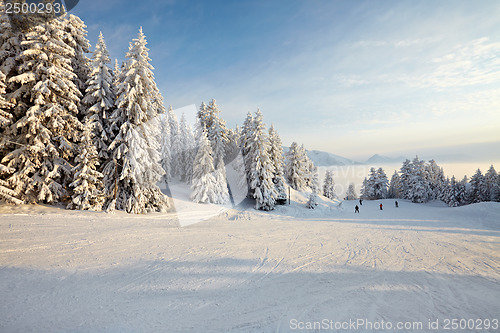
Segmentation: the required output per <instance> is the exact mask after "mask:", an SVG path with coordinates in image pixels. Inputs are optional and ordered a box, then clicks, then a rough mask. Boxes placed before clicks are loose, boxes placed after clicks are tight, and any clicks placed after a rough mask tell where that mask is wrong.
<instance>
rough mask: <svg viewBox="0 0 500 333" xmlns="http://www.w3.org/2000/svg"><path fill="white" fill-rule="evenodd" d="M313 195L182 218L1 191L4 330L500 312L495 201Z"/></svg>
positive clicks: (193, 326) (283, 327) (168, 327)
mask: <svg viewBox="0 0 500 333" xmlns="http://www.w3.org/2000/svg"><path fill="white" fill-rule="evenodd" d="M176 192H177V193H180V192H182V189H176ZM307 200H308V193H300V192H294V191H293V192H292V204H291V206H279V207H277V209H276V210H275V211H273V212H270V213H264V212H258V211H255V210H254V209H252V208H251V207H252V206H253V203H247V202H243V203H242V204H240V205H239V206H238V207H237V209H232V208H225V209H224V210H223V211H221V212H220V213H219V215H217V216H214V215H216V214H212V216H213V217H211V218H209V219H208V220H206V221H204V222H201V223H197V224H193V225H190V226H188V227H184V228H181V227H179V220H178V217H177V216H176V214H175V213H152V214H147V215H130V214H126V213H123V212H116V213H115V214H106V213H102V212H99V213H96V212H80V211H67V210H64V209H62V208H61V207H53V206H43V205H24V206H7V205H1V206H0V264H1V266H0V299H1V302H0V313H1V316H0V332H224V331H235V332H289V331H294V330H293V327H292V326H291V323H295V322H303V323H306V322H314V321H321V320H323V319H328V320H333V321H339V322H340V321H348V320H356V319H359V318H363V319H365V320H368V321H370V320H371V321H381V320H384V321H391V322H399V321H401V322H407V321H411V322H415V321H421V322H423V323H424V327H426V326H425V325H428V321H429V320H435V319H439V320H441V321H442V320H444V319H447V318H459V319H460V318H465V319H469V318H474V319H476V318H489V319H494V318H499V316H500V302H499V301H498V300H499V299H500V288H499V282H500V245H499V244H500V204H499V203H481V204H474V205H470V206H464V207H458V208H449V207H446V206H445V205H444V204H442V203H441V202H431V203H428V204H412V203H410V202H408V201H404V200H400V201H399V203H400V205H399V206H400V207H399V208H395V207H394V203H393V201H392V200H382V201H364V202H363V205H362V206H360V211H361V212H360V214H354V206H355V205H356V204H358V205H359V203H358V202H357V201H344V202H342V201H335V202H332V201H330V200H328V199H325V198H324V197H319V199H318V201H319V205H318V206H317V208H316V209H314V210H309V209H307V208H305V205H306V203H307ZM178 202H181V201H178ZM380 203H383V204H384V210H383V211H380V210H379V208H378V205H379V204H380ZM176 205H178V203H177V202H176ZM196 206H198V207H201V208H199V211H200V214H202V215H203V210H210V211H212V209H214V210H215V209H219V210H220V209H221V208H220V207H219V208H215V207H212V206H211V205H196ZM191 208H193V207H191ZM193 209H194V208H193ZM213 212H214V211H212V213H213ZM193 214H196V213H195V212H193ZM294 320H296V321H294ZM295 331H297V330H295ZM360 331H366V330H363V329H361V330H360ZM367 331H370V330H367ZM409 331H412V330H409ZM424 331H428V330H424ZM484 331H487V330H483V332H484Z"/></svg>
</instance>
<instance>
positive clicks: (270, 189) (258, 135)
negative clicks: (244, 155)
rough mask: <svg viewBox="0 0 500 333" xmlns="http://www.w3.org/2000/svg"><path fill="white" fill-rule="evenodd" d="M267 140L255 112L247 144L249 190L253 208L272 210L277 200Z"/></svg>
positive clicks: (258, 112) (261, 122)
mask: <svg viewBox="0 0 500 333" xmlns="http://www.w3.org/2000/svg"><path fill="white" fill-rule="evenodd" d="M269 150H270V145H269V138H268V136H267V131H266V129H265V125H264V122H263V119H262V113H261V112H260V110H257V113H256V115H255V119H254V132H253V135H252V137H251V140H250V142H249V152H248V155H249V159H250V161H251V164H250V177H249V178H250V189H251V190H253V197H254V198H255V200H256V204H255V208H256V209H261V210H267V211H269V210H273V209H274V207H275V204H276V199H277V198H278V192H277V191H276V187H275V186H274V183H273V177H274V174H275V170H274V166H273V162H272V161H271V158H270V156H269Z"/></svg>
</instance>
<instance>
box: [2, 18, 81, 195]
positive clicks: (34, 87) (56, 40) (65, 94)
mask: <svg viewBox="0 0 500 333" xmlns="http://www.w3.org/2000/svg"><path fill="white" fill-rule="evenodd" d="M24 38H25V40H24V41H23V42H22V43H21V48H22V51H21V53H20V54H19V55H18V56H17V58H16V63H17V64H18V66H17V67H16V68H17V71H16V73H15V75H13V76H12V77H11V78H10V80H9V82H12V84H13V86H15V89H14V90H12V91H11V93H10V97H11V98H12V99H13V100H16V105H17V109H16V112H17V114H18V115H19V117H18V118H16V119H15V121H14V123H13V124H12V125H11V126H10V127H9V129H7V131H8V132H9V133H8V135H9V136H10V138H11V141H13V142H15V147H13V150H12V151H11V152H10V153H9V154H7V156H5V157H4V159H3V162H4V163H7V166H8V167H9V168H11V169H15V172H14V173H13V174H12V175H11V176H10V177H9V183H10V184H12V185H13V186H14V187H15V188H14V191H15V192H16V193H19V194H20V199H21V200H23V201H25V202H45V203H53V202H56V201H58V200H60V199H62V198H63V196H65V195H67V194H68V192H67V185H68V184H69V181H70V180H71V178H72V177H71V162H72V161H71V160H72V158H73V156H74V153H75V149H76V146H77V145H75V143H76V142H77V141H78V133H79V132H80V130H81V128H82V124H81V123H80V122H79V120H78V118H77V115H78V108H77V105H78V104H79V102H80V97H81V94H80V91H79V90H78V87H77V86H76V85H75V83H74V80H75V78H76V75H75V73H74V72H73V68H72V66H71V64H72V60H73V58H74V56H75V50H74V48H73V47H72V46H71V45H68V44H67V43H66V42H65V40H66V39H67V33H66V32H65V25H64V19H54V20H51V21H49V22H47V23H45V24H40V25H37V26H34V27H32V28H31V30H30V31H29V32H26V33H25V34H24Z"/></svg>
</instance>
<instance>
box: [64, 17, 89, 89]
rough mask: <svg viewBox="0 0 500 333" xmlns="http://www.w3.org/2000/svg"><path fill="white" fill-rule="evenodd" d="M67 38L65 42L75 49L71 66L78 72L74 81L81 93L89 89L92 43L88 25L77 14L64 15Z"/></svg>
mask: <svg viewBox="0 0 500 333" xmlns="http://www.w3.org/2000/svg"><path fill="white" fill-rule="evenodd" d="M63 24H64V27H65V29H64V30H65V31H66V33H65V38H64V42H65V43H66V44H67V45H69V46H70V47H71V48H72V49H73V50H74V55H73V57H72V59H71V67H72V68H73V72H74V73H75V74H76V76H75V78H74V82H75V84H76V86H77V87H78V89H79V90H80V92H81V94H82V95H84V94H85V91H86V89H87V81H88V80H89V74H90V71H91V69H90V61H89V59H88V58H87V56H86V54H87V53H90V43H89V41H88V39H87V31H86V30H85V29H86V28H87V26H86V25H85V23H83V21H82V20H81V19H80V18H79V17H78V16H75V15H72V14H69V15H66V16H65V17H64V22H63Z"/></svg>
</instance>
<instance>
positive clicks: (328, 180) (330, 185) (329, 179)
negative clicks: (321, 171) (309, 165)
mask: <svg viewBox="0 0 500 333" xmlns="http://www.w3.org/2000/svg"><path fill="white" fill-rule="evenodd" d="M323 195H324V196H325V197H327V198H328V199H330V200H333V199H335V198H336V197H337V194H336V193H335V181H334V179H333V171H331V170H326V174H325V180H324V182H323Z"/></svg>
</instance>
